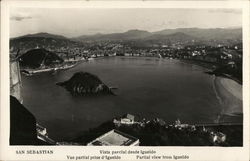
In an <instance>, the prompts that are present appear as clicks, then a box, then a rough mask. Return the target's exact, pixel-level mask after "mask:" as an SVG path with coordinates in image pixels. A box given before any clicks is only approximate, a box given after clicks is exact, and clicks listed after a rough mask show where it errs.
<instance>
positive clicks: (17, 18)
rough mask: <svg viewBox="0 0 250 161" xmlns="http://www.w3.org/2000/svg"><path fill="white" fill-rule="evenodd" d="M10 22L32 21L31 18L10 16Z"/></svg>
mask: <svg viewBox="0 0 250 161" xmlns="http://www.w3.org/2000/svg"><path fill="white" fill-rule="evenodd" d="M10 19H11V20H13V21H22V20H25V19H32V17H31V16H17V15H16V16H11V17H10Z"/></svg>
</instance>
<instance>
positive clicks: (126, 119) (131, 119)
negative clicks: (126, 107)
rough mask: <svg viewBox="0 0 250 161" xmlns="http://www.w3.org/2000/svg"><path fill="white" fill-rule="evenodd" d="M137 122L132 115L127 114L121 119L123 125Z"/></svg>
mask: <svg viewBox="0 0 250 161" xmlns="http://www.w3.org/2000/svg"><path fill="white" fill-rule="evenodd" d="M134 121H135V116H134V115H131V114H126V115H125V116H123V118H121V124H133V123H134Z"/></svg>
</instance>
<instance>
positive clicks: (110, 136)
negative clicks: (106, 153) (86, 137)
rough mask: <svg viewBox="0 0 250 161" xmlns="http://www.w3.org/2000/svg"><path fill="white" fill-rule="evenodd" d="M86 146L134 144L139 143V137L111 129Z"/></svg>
mask: <svg viewBox="0 0 250 161" xmlns="http://www.w3.org/2000/svg"><path fill="white" fill-rule="evenodd" d="M87 145H88V146H134V145H139V139H137V138H135V137H133V136H130V135H128V134H125V133H123V132H120V131H118V130H115V129H113V130H111V131H109V132H107V133H105V134H103V135H101V136H100V137H98V138H96V139H95V140H93V141H91V142H90V143H88V144H87Z"/></svg>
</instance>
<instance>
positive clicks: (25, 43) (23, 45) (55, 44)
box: [10, 33, 81, 52]
mask: <svg viewBox="0 0 250 161" xmlns="http://www.w3.org/2000/svg"><path fill="white" fill-rule="evenodd" d="M80 45H81V43H79V42H76V41H72V40H70V39H68V38H66V37H64V36H60V35H53V34H49V33H37V34H28V35H24V36H20V37H16V38H11V39H10V48H11V50H13V51H14V52H15V51H17V50H19V49H20V50H21V51H24V52H26V51H28V50H31V49H34V48H46V49H50V48H51V49H54V48H61V47H72V46H80Z"/></svg>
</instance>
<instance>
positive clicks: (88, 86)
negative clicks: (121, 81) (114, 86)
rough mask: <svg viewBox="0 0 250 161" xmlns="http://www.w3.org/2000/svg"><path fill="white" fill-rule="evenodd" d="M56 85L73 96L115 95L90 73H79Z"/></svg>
mask: <svg viewBox="0 0 250 161" xmlns="http://www.w3.org/2000/svg"><path fill="white" fill-rule="evenodd" d="M56 85H59V86H62V87H64V88H66V89H67V90H68V91H69V92H70V93H71V94H72V95H73V96H84V95H100V94H111V95H114V93H113V92H112V90H111V88H110V87H108V86H107V85H105V84H104V83H103V82H102V81H101V80H100V79H99V78H98V77H97V76H96V75H93V74H90V73H88V72H77V73H75V74H74V75H73V76H72V77H71V78H70V79H69V80H67V81H64V82H58V83H56Z"/></svg>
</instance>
